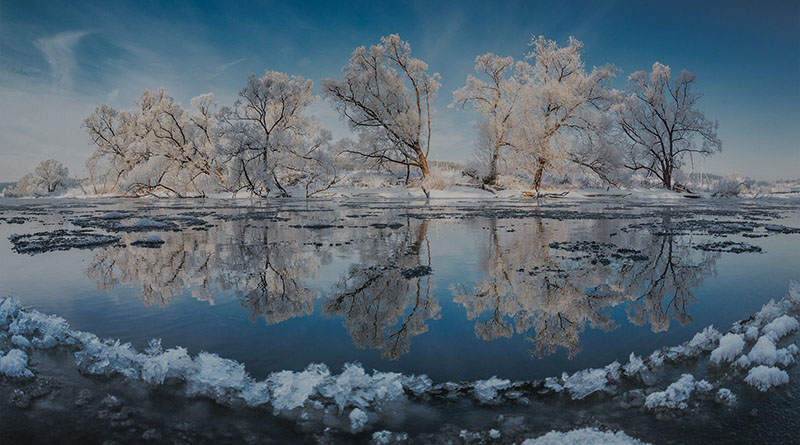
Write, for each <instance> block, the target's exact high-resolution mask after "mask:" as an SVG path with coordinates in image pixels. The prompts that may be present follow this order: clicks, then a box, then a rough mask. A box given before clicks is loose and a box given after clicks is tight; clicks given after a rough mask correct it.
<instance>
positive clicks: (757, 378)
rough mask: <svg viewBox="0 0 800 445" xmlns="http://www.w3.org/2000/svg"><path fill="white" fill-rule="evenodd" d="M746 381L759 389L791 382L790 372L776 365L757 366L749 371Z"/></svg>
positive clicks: (764, 389) (763, 389)
mask: <svg viewBox="0 0 800 445" xmlns="http://www.w3.org/2000/svg"><path fill="white" fill-rule="evenodd" d="M744 381H745V382H747V384H748V385H750V386H754V387H756V388H758V390H759V391H762V392H763V391H766V390H768V389H770V388H772V387H773V386H778V385H784V384H786V383H789V374H787V373H786V371H783V370H781V369H778V368H776V367H774V366H764V365H761V366H756V367H755V368H753V369H751V370H750V372H748V373H747V377H745V378H744Z"/></svg>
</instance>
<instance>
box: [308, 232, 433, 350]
mask: <svg viewBox="0 0 800 445" xmlns="http://www.w3.org/2000/svg"><path fill="white" fill-rule="evenodd" d="M428 225H429V221H427V220H424V221H421V222H420V221H417V222H414V223H410V224H408V225H407V226H406V229H405V230H403V231H402V233H401V234H400V236H396V235H397V234H393V236H392V239H390V240H387V241H388V242H390V243H391V245H392V249H391V252H390V254H389V256H388V257H386V256H385V255H383V254H382V250H381V249H375V250H372V252H375V253H377V255H371V256H370V257H367V258H364V257H362V260H366V262H364V263H362V264H358V265H353V266H351V267H350V269H349V270H348V272H347V274H346V275H345V276H343V277H342V278H341V280H339V282H338V283H336V285H335V286H334V288H333V290H332V292H331V294H330V296H329V297H328V298H327V299H326V300H325V304H324V308H325V313H326V314H328V315H335V316H341V317H342V318H343V319H344V325H345V327H346V328H347V330H348V332H349V333H350V336H351V337H352V338H353V341H354V342H355V344H356V346H358V347H359V348H375V349H380V350H381V351H382V355H383V357H384V358H389V359H396V358H398V357H400V356H401V355H403V354H405V353H407V352H408V351H409V349H410V347H411V337H413V336H415V335H419V334H422V333H424V332H426V331H427V330H428V325H427V321H428V320H430V319H437V318H439V317H440V312H441V307H440V306H439V302H438V300H436V298H434V297H433V295H432V292H433V290H434V288H435V284H434V282H433V280H432V276H431V272H432V268H431V251H430V242H429V241H428V239H427V234H428ZM381 233H385V232H381Z"/></svg>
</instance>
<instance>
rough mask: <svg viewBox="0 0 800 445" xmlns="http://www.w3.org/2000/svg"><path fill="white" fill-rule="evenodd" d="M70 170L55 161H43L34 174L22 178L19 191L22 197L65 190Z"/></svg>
mask: <svg viewBox="0 0 800 445" xmlns="http://www.w3.org/2000/svg"><path fill="white" fill-rule="evenodd" d="M68 179H69V170H68V169H67V167H64V165H63V164H61V163H60V162H58V161H57V160H55V159H48V160H46V161H42V162H40V163H39V165H37V166H36V168H34V169H33V172H31V173H28V174H27V175H25V176H23V177H22V178H20V180H19V181H18V182H17V190H18V191H19V194H20V195H21V196H44V195H49V194H51V193H53V192H56V191H58V190H61V189H64V188H65V187H66V185H67V181H68Z"/></svg>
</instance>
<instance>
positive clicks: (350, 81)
mask: <svg viewBox="0 0 800 445" xmlns="http://www.w3.org/2000/svg"><path fill="white" fill-rule="evenodd" d="M427 70H428V65H427V64H426V63H425V62H423V61H422V60H420V59H415V58H413V57H411V46H410V45H409V44H408V42H405V41H403V40H400V37H399V36H398V35H397V34H392V35H390V36H388V37H382V38H381V43H380V44H378V45H372V46H370V47H369V48H366V47H364V46H361V47H358V48H356V49H355V51H353V55H352V57H350V63H348V64H347V65H346V66H345V67H344V68H343V71H344V78H343V79H325V80H324V81H323V90H324V93H325V96H327V98H328V99H329V100H330V101H331V102H332V103H333V104H334V106H335V107H336V109H337V110H338V111H339V113H341V115H342V117H343V118H344V119H346V120H347V123H348V125H349V126H350V128H351V129H353V130H354V131H356V132H358V134H359V136H360V140H359V147H358V148H354V149H352V150H349V152H350V153H351V154H355V155H358V156H362V157H364V158H366V159H368V160H370V161H372V163H373V164H374V165H375V166H384V165H387V164H389V165H392V164H394V165H401V166H404V167H407V168H411V167H416V168H418V169H419V171H420V172H421V173H422V176H423V177H425V176H427V175H428V174H429V172H430V170H429V168H428V155H429V154H430V148H431V121H432V117H433V116H432V114H433V110H432V102H433V101H434V100H435V99H436V95H437V92H438V90H439V85H440V83H439V78H440V76H439V74H438V73H434V74H428V72H427Z"/></svg>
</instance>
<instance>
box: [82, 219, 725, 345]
mask: <svg viewBox="0 0 800 445" xmlns="http://www.w3.org/2000/svg"><path fill="white" fill-rule="evenodd" d="M347 216H350V215H337V216H336V217H335V219H336V220H337V221H343V220H344V221H347V219H346V218H347ZM384 218H386V216H384ZM389 218H392V216H389ZM385 223H392V224H385ZM662 223H663V226H664V227H669V226H670V224H669V218H668V217H667V218H665V219H664V220H663V221H662ZM431 224H432V223H431V222H430V221H428V220H420V219H413V218H406V219H403V220H402V222H398V221H397V220H396V215H395V217H394V218H392V219H390V220H389V221H387V220H385V219H384V220H381V224H377V225H376V224H368V223H351V224H331V225H329V226H325V227H324V228H323V227H322V226H315V227H313V228H310V227H308V226H305V227H304V226H303V225H302V224H295V225H290V224H289V223H285V222H280V221H276V220H259V219H247V218H241V219H230V220H225V221H218V224H217V225H215V226H211V227H208V229H207V230H184V231H182V232H171V233H168V234H164V235H163V237H164V240H165V241H166V242H165V243H164V244H163V245H162V247H160V248H158V249H148V248H137V247H133V246H128V247H110V248H106V249H102V250H97V251H95V252H94V253H93V258H92V260H91V262H90V264H89V266H88V268H87V270H86V273H87V275H88V277H89V278H91V279H92V280H93V281H94V282H95V283H96V284H97V285H98V287H100V288H102V289H104V290H107V291H108V290H111V289H113V288H115V287H117V286H122V285H129V286H136V287H137V288H138V289H139V296H140V297H141V298H142V300H143V301H144V303H145V304H147V305H161V306H164V305H167V304H169V303H170V301H172V299H174V298H175V297H176V296H177V295H179V294H182V293H184V292H186V291H190V292H191V294H192V296H193V297H194V298H196V299H198V300H201V301H208V302H209V303H211V304H213V303H214V295H218V294H219V293H220V292H223V293H224V292H229V291H230V292H232V293H233V294H234V295H236V297H237V298H238V299H239V302H240V305H241V306H242V307H244V308H246V309H247V310H248V312H249V314H250V319H251V320H256V319H258V318H261V319H263V320H264V321H265V322H266V323H267V324H276V323H280V322H283V321H285V320H288V319H291V318H294V317H302V316H308V315H311V314H313V313H314V310H315V305H316V304H317V303H319V304H320V306H321V310H322V314H323V315H326V316H330V317H334V318H338V319H341V320H342V324H343V326H344V327H345V328H346V329H347V331H348V333H349V335H350V337H351V338H352V340H353V342H354V344H355V345H356V346H357V347H359V348H369V349H376V350H380V351H381V353H382V356H383V357H384V358H387V359H397V358H399V357H400V356H402V355H403V354H406V353H408V352H409V350H410V348H411V342H412V338H413V337H415V336H417V335H420V334H422V333H425V332H427V331H428V329H429V323H430V320H435V319H439V318H440V317H441V316H442V308H441V306H440V302H439V300H438V299H437V297H436V296H435V295H434V291H435V289H436V283H435V280H434V269H435V265H434V264H432V257H433V253H432V252H431V242H430V240H429V237H428V232H429V226H430V225H431ZM622 224H623V222H621V221H617V220H609V219H603V220H589V221H571V222H564V221H555V220H546V219H542V218H529V219H525V220H503V219H500V220H498V219H473V220H470V221H469V222H466V223H463V224H461V225H462V226H463V225H471V226H472V229H474V230H475V231H478V232H479V233H480V232H481V231H483V232H485V233H486V235H487V236H486V239H485V242H484V244H483V248H482V249H481V250H480V251H479V255H480V258H479V260H478V263H479V265H480V272H481V275H479V279H478V280H477V281H476V282H464V283H453V284H450V286H449V288H450V291H451V293H452V299H453V301H454V302H455V303H457V304H458V305H460V306H462V307H463V308H464V309H465V310H466V314H467V318H468V319H469V320H471V321H473V322H474V331H475V335H476V336H477V337H478V338H480V339H483V340H486V341H491V340H495V339H498V338H510V337H513V336H515V335H522V336H525V338H527V339H528V340H529V341H530V342H531V343H532V345H533V347H532V353H533V354H534V355H536V356H545V355H548V354H552V353H554V352H555V351H557V350H559V349H564V350H566V351H567V353H568V355H569V356H570V357H572V356H574V355H575V354H577V353H578V352H580V350H581V342H580V337H581V335H582V333H583V332H584V331H585V330H586V329H587V327H588V328H592V329H600V330H605V331H610V330H613V329H615V328H616V327H617V323H618V320H619V314H620V311H616V308H618V307H624V309H625V315H623V317H626V318H627V320H628V321H629V322H630V323H633V324H636V325H649V327H650V329H651V330H653V331H654V332H659V331H665V330H667V329H668V328H669V325H670V323H671V322H672V320H676V321H677V322H679V323H681V324H683V323H687V322H690V321H691V316H690V315H689V313H688V306H689V304H690V303H691V302H692V301H693V298H694V297H693V295H692V289H694V288H697V287H698V286H700V284H701V283H702V281H703V280H704V279H705V278H706V277H708V276H709V275H711V274H713V273H714V272H715V264H716V261H717V258H718V257H719V253H713V252H705V251H697V250H695V249H691V245H692V239H691V237H689V236H686V235H677V234H672V233H669V232H667V233H659V234H653V233H651V232H648V231H641V232H623V231H620V230H619V229H620V227H622ZM460 228H461V227H460ZM479 236H480V235H479ZM127 241H128V242H130V240H127ZM337 262H344V263H345V264H347V265H348V266H347V267H346V268H345V269H344V272H343V273H342V274H341V276H340V277H339V278H338V280H332V281H331V282H332V284H331V285H328V286H325V287H324V288H323V289H320V288H319V287H318V286H317V288H312V286H311V285H310V283H311V282H312V281H314V279H315V278H318V277H319V276H320V271H321V270H324V269H325V268H327V267H330V266H332V265H333V264H335V263H337ZM441 267H450V265H448V264H442V265H441ZM467 274H468V271H464V273H463V274H462V275H467ZM615 316H616V317H617V319H616V320H615Z"/></svg>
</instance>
